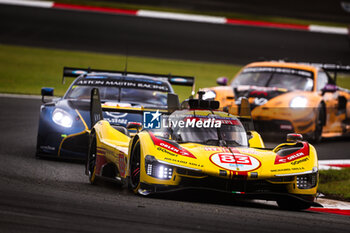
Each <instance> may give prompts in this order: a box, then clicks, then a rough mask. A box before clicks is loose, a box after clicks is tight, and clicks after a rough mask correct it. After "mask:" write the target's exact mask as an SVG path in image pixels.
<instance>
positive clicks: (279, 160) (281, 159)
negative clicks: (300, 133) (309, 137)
mask: <svg viewBox="0 0 350 233" xmlns="http://www.w3.org/2000/svg"><path fill="white" fill-rule="evenodd" d="M302 143H303V148H301V149H300V150H298V151H296V152H294V153H292V154H290V155H287V156H280V155H278V154H277V155H276V158H275V164H283V163H289V162H292V161H294V160H297V159H300V158H303V157H306V156H309V144H307V143H306V142H302Z"/></svg>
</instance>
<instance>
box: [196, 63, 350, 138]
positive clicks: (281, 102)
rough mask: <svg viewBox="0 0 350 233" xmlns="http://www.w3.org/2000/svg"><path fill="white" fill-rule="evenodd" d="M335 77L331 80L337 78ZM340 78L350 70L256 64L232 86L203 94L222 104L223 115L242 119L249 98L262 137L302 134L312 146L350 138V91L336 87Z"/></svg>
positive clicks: (222, 82)
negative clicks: (242, 102) (330, 139)
mask: <svg viewBox="0 0 350 233" xmlns="http://www.w3.org/2000/svg"><path fill="white" fill-rule="evenodd" d="M333 72H334V75H333V77H331V76H330V74H333ZM337 72H350V66H339V65H331V64H328V65H327V64H306V63H288V62H283V61H281V62H275V61H268V62H255V63H251V64H248V65H247V66H245V67H244V68H243V69H242V70H241V71H240V72H239V73H238V74H237V75H236V76H235V78H234V79H233V80H232V82H231V83H230V84H227V79H226V78H218V79H217V83H218V84H219V85H221V86H217V87H211V88H204V89H202V90H203V91H205V94H204V99H208V100H218V101H220V105H221V110H225V111H228V112H230V113H232V114H237V113H238V109H239V105H240V99H241V98H248V99H249V102H250V104H251V108H252V117H253V120H254V125H255V127H256V130H257V131H258V132H259V133H261V134H262V135H263V136H265V135H266V136H277V137H280V135H281V134H283V135H284V134H286V133H292V132H295V133H299V134H303V135H304V136H305V137H306V138H308V139H310V140H312V141H313V142H319V141H320V140H321V138H322V137H334V136H341V135H344V134H349V133H350V91H349V90H346V89H344V88H341V87H338V86H336V82H335V81H336V74H337Z"/></svg>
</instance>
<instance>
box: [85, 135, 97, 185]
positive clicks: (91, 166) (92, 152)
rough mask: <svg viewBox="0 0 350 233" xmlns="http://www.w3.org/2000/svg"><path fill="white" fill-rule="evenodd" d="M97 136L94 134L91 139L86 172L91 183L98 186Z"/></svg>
mask: <svg viewBox="0 0 350 233" xmlns="http://www.w3.org/2000/svg"><path fill="white" fill-rule="evenodd" d="M96 156H97V150H96V136H95V135H94V134H92V135H91V137H90V143H89V150H88V157H87V160H86V172H87V175H88V176H89V181H90V183H91V184H96Z"/></svg>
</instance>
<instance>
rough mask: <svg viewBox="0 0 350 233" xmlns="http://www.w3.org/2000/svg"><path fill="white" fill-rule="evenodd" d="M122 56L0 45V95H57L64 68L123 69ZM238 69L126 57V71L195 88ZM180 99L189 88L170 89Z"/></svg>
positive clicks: (210, 83) (213, 83)
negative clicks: (181, 79)
mask: <svg viewBox="0 0 350 233" xmlns="http://www.w3.org/2000/svg"><path fill="white" fill-rule="evenodd" d="M124 64H125V56H124V55H106V54H100V53H90V52H76V51H74V52H72V51H65V50H54V49H42V48H32V47H22V46H10V45H0V92H2V93H22V94H40V89H41V87H54V88H55V95H56V96H61V95H63V94H64V92H65V91H66V90H67V88H68V86H69V84H70V82H71V81H69V80H68V81H67V82H66V84H65V85H62V83H61V81H62V71H63V67H64V66H71V67H81V68H87V67H91V68H95V69H109V70H124V66H125V65H124ZM239 68H240V66H236V65H225V64H214V63H202V62H187V61H179V60H169V59H155V58H145V57H135V56H129V58H128V71H135V72H150V73H159V74H169V73H171V74H176V75H189V76H195V77H196V88H197V90H198V88H199V87H209V86H214V85H216V83H215V80H216V78H217V77H219V76H226V77H230V78H231V77H233V75H234V74H235V73H237V71H238V70H239ZM174 89H175V91H176V92H177V93H178V94H179V96H180V99H184V98H187V97H188V96H189V95H190V91H191V88H189V87H179V86H177V87H176V86H175V87H174Z"/></svg>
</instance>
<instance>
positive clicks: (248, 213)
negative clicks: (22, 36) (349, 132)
mask: <svg viewBox="0 0 350 233" xmlns="http://www.w3.org/2000/svg"><path fill="white" fill-rule="evenodd" d="M40 104H41V102H40V100H38V99H18V98H0V109H1V112H0V132H1V134H0V164H1V166H0V190H1V191H0V232H2V233H3V232H112V231H113V232H117V231H123V232H242V231H244V232H257V231H258V232H310V231H314V232H318V233H319V232H348V230H349V228H350V217H349V216H340V215H333V214H326V213H315V212H309V211H302V212H293V211H282V210H279V209H278V208H277V207H275V206H271V205H267V204H264V203H262V204H261V203H253V202H246V201H241V200H233V199H232V197H231V196H225V195H217V194H213V193H205V192H186V193H176V194H172V195H162V196H156V197H152V198H148V197H140V196H136V195H134V194H132V193H130V192H129V191H127V189H126V188H125V187H123V188H120V187H119V186H118V185H116V184H112V183H106V182H101V183H100V184H99V185H97V186H93V185H90V184H89V183H88V179H87V177H86V176H85V175H84V165H83V164H81V163H75V162H72V161H55V160H48V159H35V157H34V153H35V142H36V133H37V125H38V115H39V107H40ZM340 146H341V147H342V148H341V149H340V151H341V152H342V154H337V155H335V154H334V153H332V154H329V153H324V150H327V148H329V149H334V148H335V147H340ZM319 148H322V149H321V150H320V157H321V158H322V159H326V158H327V159H328V158H332V157H335V156H339V157H345V156H346V152H345V151H349V148H350V146H349V143H345V142H343V141H341V140H340V141H339V140H333V141H330V142H328V144H325V146H324V144H321V145H320V147H318V149H319ZM257 229H258V230H257Z"/></svg>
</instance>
